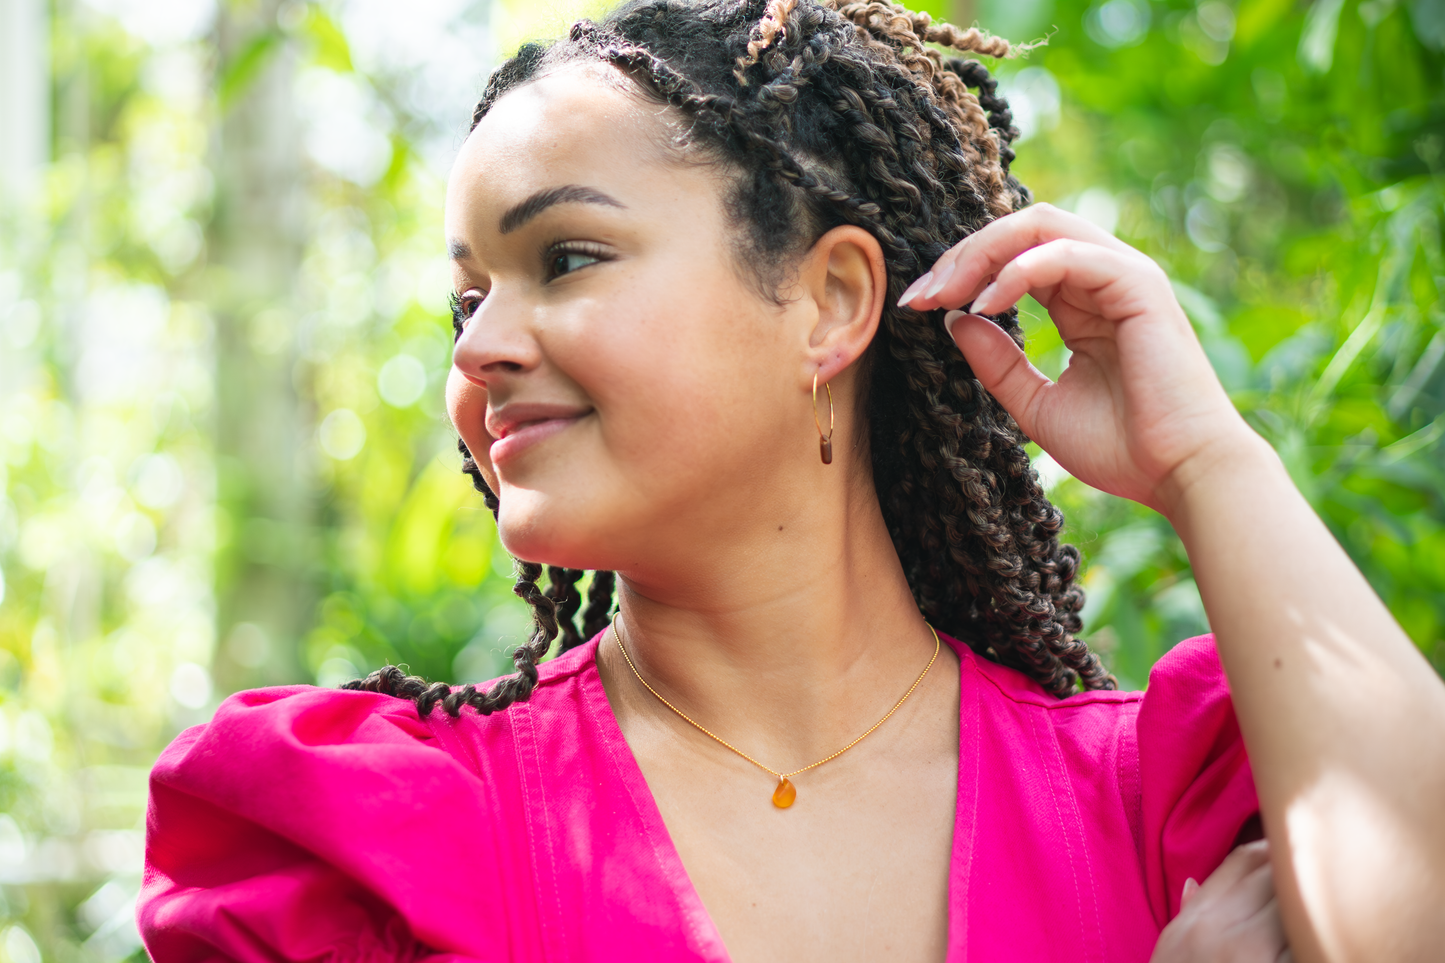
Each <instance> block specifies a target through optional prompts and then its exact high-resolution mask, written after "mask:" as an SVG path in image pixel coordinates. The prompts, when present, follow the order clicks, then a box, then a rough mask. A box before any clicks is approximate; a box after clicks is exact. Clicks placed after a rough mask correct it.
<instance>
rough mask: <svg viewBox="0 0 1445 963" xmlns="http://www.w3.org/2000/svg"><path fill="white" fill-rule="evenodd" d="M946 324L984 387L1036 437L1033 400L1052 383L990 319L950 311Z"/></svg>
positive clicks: (1020, 426)
mask: <svg viewBox="0 0 1445 963" xmlns="http://www.w3.org/2000/svg"><path fill="white" fill-rule="evenodd" d="M943 325H944V327H946V328H947V329H948V333H949V334H950V335H951V336H952V337H953V341H954V343H955V344H957V345H958V350H959V351H962V352H963V356H964V358H965V359H967V361H968V365H969V367H970V368H972V369H973V373H974V376H975V377H977V378H978V380H979V381H980V382H981V383H982V384H983V387H984V390H986V391H987V392H988V393H989V394H991V395H993V396H994V397H995V398H997V399H998V403H999V404H1001V405H1003V406H1004V409H1005V410H1006V411H1008V413H1009V414H1011V415H1013V419H1014V421H1016V422H1018V426H1019V428H1020V429H1022V430H1023V433H1024V434H1025V435H1028V436H1029V437H1030V438H1033V437H1034V431H1033V429H1034V425H1033V424H1032V421H1033V419H1032V417H1031V415H1032V411H1033V404H1034V399H1035V398H1036V397H1037V396H1038V393H1039V391H1040V390H1041V389H1043V388H1045V387H1047V386H1048V385H1049V384H1051V383H1052V382H1050V381H1049V379H1048V378H1046V377H1044V375H1043V372H1041V371H1039V369H1038V368H1035V367H1034V366H1033V365H1032V364H1030V363H1029V359H1028V356H1027V355H1025V354H1024V352H1023V349H1022V348H1020V347H1019V346H1018V345H1016V344H1014V341H1013V338H1010V337H1009V336H1008V333H1007V332H1006V331H1004V330H1003V329H1002V328H1000V327H999V326H998V325H996V324H994V323H993V322H992V321H990V320H989V319H988V318H985V317H983V316H982V315H978V314H968V313H966V312H963V311H950V312H948V314H946V315H944V317H943Z"/></svg>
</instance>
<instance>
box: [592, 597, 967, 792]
mask: <svg viewBox="0 0 1445 963" xmlns="http://www.w3.org/2000/svg"><path fill="white" fill-rule="evenodd" d="M621 616H622V613H621V612H618V613H617V615H614V616H613V617H612V637H613V638H615V639H616V640H617V647H618V648H619V649H621V650H622V657H623V658H624V659H626V660H627V667H628V668H629V669H631V670H632V674H633V675H635V676H637V681H638V682H641V683H642V685H643V686H644V687H645V688H646V689H647V691H648V692H651V693H652V694H653V695H655V696H657V701H659V702H661V703H662V704H663V705H665V706H667V707H668V708H669V709H671V710H672V711H673V712H675V713H677V714H678V715H679V716H681V717H682V718H683V719H684V720H685V721H686V722H687V723H688V724H689V725H691V726H692V727H693V728H694V729H697V730H698V731H699V732H701V733H702V734H703V735H705V736H707V737H708V738H709V739H712V740H713V741H715V742H719V743H721V744H722V745H724V746H726V747H727V748H728V749H731V750H732V751H733V752H735V753H737V754H738V755H740V756H742V757H743V758H744V759H746V760H747V761H748V762H750V763H752V764H753V765H755V766H757V767H758V768H759V769H761V770H763V772H766V773H768V774H770V775H773V776H777V777H778V788H776V789H774V790H773V805H774V806H777V807H778V808H779V809H787V808H788V807H789V806H791V805H792V804H793V801H794V800H795V799H797V798H798V790H797V789H796V788H795V787H794V786H793V784H792V782H791V781H790V780H789V777H790V776H796V775H799V774H801V773H805V772H807V771H808V770H809V769H817V768H818V767H819V766H821V765H822V764H823V763H825V762H832V761H833V760H834V759H837V758H838V757H839V756H841V755H842V754H843V753H845V752H847V751H848V750H849V749H852V748H853V747H854V746H856V745H858V743H860V742H862V741H863V740H864V739H866V738H868V737H869V736H871V735H872V734H873V732H874V730H876V729H877V728H878V727H879V726H881V725H883V723H885V722H887V721H888V717H889V716H891V715H893V713H895V712H897V711H898V708H899V707H900V706H902V705H903V703H905V702H907V701H908V697H909V696H911V695H913V692H914V690H915V689H917V688H918V685H919V683H921V682H922V681H923V677H924V676H926V675H928V670H929V669H931V668H933V663H934V662H936V661H937V660H938V650H939V649H940V648H941V647H942V645H943V643H942V642H941V641H940V640H939V638H938V632H937V631H936V630H935V629H934V628H933V626H931V625H928V623H927V622H924V623H923V624H924V625H928V631H930V632H932V633H933V658H931V659H929V660H928V664H927V665H925V666H924V667H923V671H922V672H920V673H919V674H918V678H916V679H914V680H913V684H912V685H911V686H909V687H908V691H907V692H905V693H903V698H901V699H899V700H898V701H897V702H895V703H894V704H893V708H891V709H889V710H888V711H887V712H886V713H884V715H883V718H882V719H879V720H878V721H877V722H875V723H873V725H871V726H870V727H869V728H868V731H867V732H865V733H863V735H861V736H859V737H858V738H857V739H854V740H853V741H852V742H850V743H848V744H847V745H846V746H844V747H843V748H842V749H839V750H838V751H837V752H835V753H833V754H832V755H831V756H824V757H823V758H822V759H819V760H818V761H817V762H815V763H813V764H812V765H811V766H804V767H803V768H802V769H794V770H793V771H792V772H778V770H776V769H773V768H772V767H770V766H765V765H763V764H762V763H760V762H758V761H757V760H756V759H754V758H753V757H752V756H750V755H748V754H747V753H746V752H743V751H742V750H741V749H739V748H738V747H737V746H735V745H733V744H732V743H730V742H728V741H727V740H726V739H724V738H722V737H721V736H719V735H717V734H715V733H714V732H713V731H712V730H710V729H708V728H707V726H704V725H703V724H702V723H700V722H698V721H697V720H695V719H693V718H692V717H691V716H689V715H688V714H687V713H686V712H683V711H682V710H681V709H679V708H678V707H677V706H675V705H673V704H672V703H671V702H668V701H667V700H666V699H665V698H663V695H662V693H661V692H658V691H657V690H656V689H654V688H653V687H652V686H650V685H648V683H647V680H646V679H644V678H643V677H642V673H641V672H638V671H637V666H636V665H634V664H633V662H632V656H630V655H628V654H627V646H626V645H624V644H623V642H622V633H621V632H620V631H618V628H617V620H618V619H619V618H621Z"/></svg>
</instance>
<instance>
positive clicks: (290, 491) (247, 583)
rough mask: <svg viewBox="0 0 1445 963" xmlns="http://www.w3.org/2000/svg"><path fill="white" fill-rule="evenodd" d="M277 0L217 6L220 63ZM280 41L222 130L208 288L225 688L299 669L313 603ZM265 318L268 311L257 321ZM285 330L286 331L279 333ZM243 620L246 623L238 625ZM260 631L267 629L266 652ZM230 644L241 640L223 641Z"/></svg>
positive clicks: (289, 122)
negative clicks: (213, 330) (296, 373)
mask: <svg viewBox="0 0 1445 963" xmlns="http://www.w3.org/2000/svg"><path fill="white" fill-rule="evenodd" d="M278 6H279V4H278V2H277V0H260V2H257V3H251V4H222V5H221V12H220V16H219V20H218V23H217V33H218V37H217V41H218V46H219V51H220V56H219V58H218V62H219V64H220V65H221V66H220V68H219V69H221V70H223V71H224V70H225V69H226V65H228V64H231V63H234V62H235V60H236V58H237V56H238V54H240V53H241V52H242V51H244V50H246V49H247V48H248V45H250V44H252V43H254V42H255V41H256V39H257V38H258V37H261V36H263V35H264V34H265V33H266V32H267V31H272V30H275V29H276V28H275V24H276V11H277V7H278ZM271 49H273V50H274V51H275V53H274V54H273V55H272V56H270V57H269V58H268V59H267V60H266V62H265V63H264V65H263V66H262V67H261V69H260V70H259V71H258V73H257V74H256V75H255V76H254V77H253V78H252V79H251V80H250V81H249V82H248V83H247V85H246V87H245V88H244V89H243V90H241V91H240V92H239V93H238V94H237V95H236V96H235V97H234V98H233V99H232V100H231V101H230V103H229V106H228V107H227V108H224V109H225V110H226V112H225V115H224V116H223V118H222V119H221V122H220V124H219V128H218V132H217V144H216V148H215V150H216V157H215V163H214V164H213V169H214V171H215V174H216V209H215V216H214V218H213V220H212V225H211V235H210V252H211V265H212V267H211V269H210V278H209V284H208V286H209V288H210V291H209V297H210V299H211V307H212V311H213V315H214V318H215V322H216V339H217V363H216V392H217V393H216V425H215V431H216V453H217V462H218V464H217V482H218V489H219V490H218V493H217V494H218V501H219V503H220V505H221V509H222V511H221V525H220V529H221V531H220V533H219V534H220V539H219V541H220V543H221V544H220V546H219V549H220V550H219V551H218V554H217V583H218V584H217V603H218V622H219V624H218V626H217V628H218V636H219V638H220V640H221V643H222V644H221V648H220V651H219V653H218V658H217V660H216V666H215V671H216V676H217V681H218V683H219V685H220V686H221V688H222V689H223V690H224V689H228V688H235V687H237V686H238V685H244V684H255V683H258V682H267V681H280V680H283V679H284V680H287V681H292V680H294V679H296V678H298V677H299V676H300V673H301V671H302V670H301V667H300V663H299V659H298V647H299V643H300V641H301V637H302V635H303V633H304V632H305V630H306V627H307V626H308V624H309V623H310V620H311V615H312V609H313V608H314V606H315V601H316V591H317V589H316V581H317V579H316V574H315V572H316V564H315V551H314V549H313V547H312V544H311V543H312V540H313V539H312V532H313V530H314V514H315V506H314V497H313V491H314V486H313V483H312V474H313V473H312V467H311V466H312V445H311V438H312V434H313V432H312V421H313V417H312V412H311V411H310V410H309V406H308V405H307V404H306V403H305V402H304V400H303V399H302V398H301V397H300V395H299V394H298V392H297V390H296V386H295V383H294V378H293V372H294V371H295V370H296V365H297V349H296V345H295V340H294V338H291V337H290V336H289V334H290V332H291V331H292V330H293V329H294V327H295V325H296V323H297V320H298V319H297V318H296V317H295V312H294V311H292V310H289V306H290V305H291V304H292V303H293V301H294V294H295V291H296V287H297V277H298V267H299V265H300V262H301V257H302V253H303V248H304V236H303V235H304V221H303V218H304V211H305V191H304V184H303V177H304V170H303V166H302V156H301V131H300V129H299V121H298V119H297V117H296V112H295V110H294V109H293V106H292V102H293V95H292V87H293V80H294V74H295V56H294V54H293V52H292V51H291V50H290V49H289V46H288V45H286V44H284V43H283V44H278V45H275V46H273V47H272V48H271ZM258 319H259V320H258ZM278 332H279V335H280V336H279V337H278ZM237 625H245V626H246V627H245V628H243V629H242V631H241V633H240V634H239V635H238V634H237V633H236V631H235V627H236V626H237ZM252 626H255V627H259V629H260V630H261V632H262V633H263V634H262V635H261V636H260V637H261V638H263V639H269V640H270V645H269V656H267V655H266V649H267V646H266V645H265V644H264V643H263V644H262V645H261V647H260V648H261V651H260V652H258V651H257V643H256V639H257V637H258V633H257V631H256V629H255V628H252ZM228 640H232V641H233V642H237V643H238V644H232V645H228V644H227V641H228Z"/></svg>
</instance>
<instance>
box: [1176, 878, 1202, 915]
mask: <svg viewBox="0 0 1445 963" xmlns="http://www.w3.org/2000/svg"><path fill="white" fill-rule="evenodd" d="M1197 892H1199V880H1197V879H1195V878H1194V877H1193V876H1191V877H1189V878H1188V879H1186V880H1185V881H1184V892H1182V893H1180V894H1179V908H1180V909H1181V910H1182V909H1184V907H1186V906H1188V905H1189V901H1190V900H1191V899H1193V898H1194V894H1195V893H1197Z"/></svg>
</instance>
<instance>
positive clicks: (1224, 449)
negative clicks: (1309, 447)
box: [1156, 419, 1294, 528]
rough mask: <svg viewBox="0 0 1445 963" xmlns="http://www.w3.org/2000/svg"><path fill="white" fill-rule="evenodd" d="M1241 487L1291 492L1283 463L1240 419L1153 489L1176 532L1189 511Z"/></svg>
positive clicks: (1292, 487)
mask: <svg viewBox="0 0 1445 963" xmlns="http://www.w3.org/2000/svg"><path fill="white" fill-rule="evenodd" d="M1241 484H1247V485H1249V486H1250V487H1251V488H1254V487H1255V486H1258V485H1265V486H1268V485H1271V484H1281V485H1284V486H1286V487H1288V488H1290V489H1291V490H1294V483H1293V482H1292V481H1291V480H1290V477H1289V473H1288V472H1287V471H1286V470H1285V467H1284V463H1283V462H1282V461H1280V458H1279V455H1278V454H1277V453H1276V452H1275V450H1274V449H1273V448H1271V447H1270V445H1269V443H1268V442H1267V441H1265V440H1264V439H1263V438H1261V437H1260V436H1259V435H1258V434H1257V433H1256V432H1255V431H1254V430H1252V429H1251V428H1250V427H1249V426H1248V425H1246V424H1245V423H1244V422H1243V420H1242V419H1241V420H1240V422H1239V425H1238V428H1237V429H1236V430H1234V431H1231V432H1228V433H1225V434H1222V435H1220V436H1219V437H1218V438H1216V439H1214V440H1212V441H1211V442H1209V443H1207V444H1205V445H1204V446H1202V447H1201V448H1200V449H1199V450H1198V451H1197V452H1195V453H1194V454H1193V455H1191V456H1190V457H1189V458H1187V459H1185V460H1184V461H1182V462H1180V463H1179V464H1178V465H1176V466H1175V468H1174V470H1173V471H1171V472H1170V473H1169V475H1168V476H1167V477H1166V478H1165V479H1164V480H1163V481H1162V482H1161V483H1160V484H1159V486H1158V488H1157V489H1156V492H1157V495H1158V499H1159V504H1160V508H1161V511H1162V513H1163V514H1164V516H1165V517H1166V518H1168V519H1169V520H1170V522H1172V523H1173V524H1174V525H1175V527H1176V528H1177V527H1178V526H1179V524H1180V522H1181V521H1183V520H1184V518H1186V517H1187V516H1188V515H1190V514H1191V512H1192V510H1193V509H1194V508H1195V507H1197V506H1199V505H1201V504H1202V503H1204V502H1208V501H1213V500H1214V499H1215V498H1217V496H1218V495H1219V493H1221V492H1222V491H1224V490H1228V489H1233V488H1236V487H1238V486H1239V485H1241Z"/></svg>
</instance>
